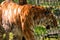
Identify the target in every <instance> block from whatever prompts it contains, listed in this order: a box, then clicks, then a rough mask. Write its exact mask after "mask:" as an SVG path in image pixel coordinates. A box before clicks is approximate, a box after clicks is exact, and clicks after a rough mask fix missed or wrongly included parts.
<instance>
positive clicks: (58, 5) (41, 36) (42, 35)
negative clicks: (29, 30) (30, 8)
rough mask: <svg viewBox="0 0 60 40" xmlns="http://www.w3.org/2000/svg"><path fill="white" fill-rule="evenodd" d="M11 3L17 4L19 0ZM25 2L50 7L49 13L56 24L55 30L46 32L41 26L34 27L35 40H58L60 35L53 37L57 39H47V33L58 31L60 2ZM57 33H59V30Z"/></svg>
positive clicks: (59, 25) (51, 0) (31, 0)
mask: <svg viewBox="0 0 60 40" xmlns="http://www.w3.org/2000/svg"><path fill="white" fill-rule="evenodd" d="M2 1H4V0H0V3H1V2H2ZM13 1H14V2H16V3H19V2H18V1H19V0H13ZM27 2H28V4H32V5H37V6H43V7H52V10H51V11H52V12H53V13H54V14H55V17H56V19H57V22H58V27H57V29H52V28H51V29H49V30H47V29H46V28H45V27H44V26H41V25H40V26H36V27H35V28H34V32H35V36H36V40H60V34H58V35H57V34H56V35H55V36H57V37H55V38H50V37H47V35H48V33H50V32H55V30H57V31H58V30H59V29H60V0H27ZM52 30H53V31H52ZM57 31H56V32H57ZM58 32H60V30H59V31H58ZM11 35H12V34H11ZM53 36H54V35H53Z"/></svg>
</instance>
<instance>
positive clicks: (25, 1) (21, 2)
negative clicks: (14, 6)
mask: <svg viewBox="0 0 60 40" xmlns="http://www.w3.org/2000/svg"><path fill="white" fill-rule="evenodd" d="M19 4H20V5H24V4H27V0H19Z"/></svg>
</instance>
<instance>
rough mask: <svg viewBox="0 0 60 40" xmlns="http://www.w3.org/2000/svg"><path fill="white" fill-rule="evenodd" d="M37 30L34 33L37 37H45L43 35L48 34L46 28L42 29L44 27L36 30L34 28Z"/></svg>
mask: <svg viewBox="0 0 60 40" xmlns="http://www.w3.org/2000/svg"><path fill="white" fill-rule="evenodd" d="M34 29H35V30H34V32H35V33H36V35H38V36H39V35H43V34H45V33H46V28H44V27H42V26H36V27H35V28H34Z"/></svg>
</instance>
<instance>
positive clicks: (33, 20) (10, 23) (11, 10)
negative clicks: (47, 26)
mask: <svg viewBox="0 0 60 40" xmlns="http://www.w3.org/2000/svg"><path fill="white" fill-rule="evenodd" d="M1 6H2V24H3V25H2V26H3V28H4V29H5V31H6V32H7V33H8V32H11V31H12V32H13V33H14V35H15V36H16V37H18V40H22V37H24V38H25V39H26V40H35V37H34V31H33V30H32V28H33V27H34V26H35V25H39V23H40V20H41V19H42V18H46V19H49V18H51V19H52V20H53V21H52V23H53V25H54V26H55V27H56V26H57V21H56V19H55V17H54V16H53V14H52V13H51V11H49V10H46V9H45V8H44V7H42V6H33V5H30V4H24V5H18V4H16V3H14V2H13V1H9V2H8V1H3V2H2V3H1ZM7 40H8V39H7Z"/></svg>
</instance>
